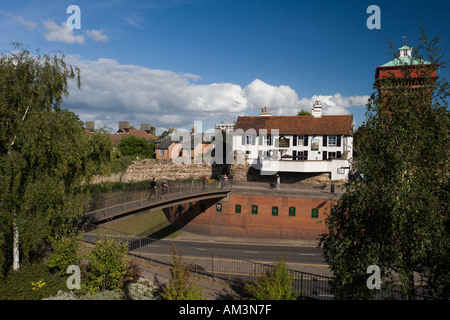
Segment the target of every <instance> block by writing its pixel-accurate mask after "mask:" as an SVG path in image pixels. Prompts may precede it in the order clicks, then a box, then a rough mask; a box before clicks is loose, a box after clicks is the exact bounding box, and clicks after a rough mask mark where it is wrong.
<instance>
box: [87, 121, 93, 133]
mask: <svg viewBox="0 0 450 320" xmlns="http://www.w3.org/2000/svg"><path fill="white" fill-rule="evenodd" d="M85 129H86V130H89V131H94V130H95V121H86V126H85Z"/></svg>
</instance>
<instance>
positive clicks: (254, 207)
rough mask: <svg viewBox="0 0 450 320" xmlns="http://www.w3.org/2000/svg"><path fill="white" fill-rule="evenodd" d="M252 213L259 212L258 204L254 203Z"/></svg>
mask: <svg viewBox="0 0 450 320" xmlns="http://www.w3.org/2000/svg"><path fill="white" fill-rule="evenodd" d="M252 214H258V206H257V205H252Z"/></svg>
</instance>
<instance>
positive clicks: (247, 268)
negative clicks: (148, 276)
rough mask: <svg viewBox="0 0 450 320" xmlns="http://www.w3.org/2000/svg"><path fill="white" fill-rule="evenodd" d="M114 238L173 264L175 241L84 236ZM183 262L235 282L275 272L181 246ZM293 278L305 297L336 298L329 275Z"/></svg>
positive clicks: (95, 230) (96, 230)
mask: <svg viewBox="0 0 450 320" xmlns="http://www.w3.org/2000/svg"><path fill="white" fill-rule="evenodd" d="M105 235H107V236H109V237H113V238H114V239H116V240H118V241H126V242H128V245H129V251H128V253H129V254H131V255H135V256H137V257H140V258H143V259H145V260H148V261H149V262H155V263H158V264H164V265H168V266H170V265H171V248H172V243H173V242H170V241H169V242H167V241H160V240H156V239H152V238H149V237H143V236H135V235H129V234H126V233H124V232H121V231H117V230H111V229H107V228H104V227H101V226H98V225H93V224H89V225H88V229H86V231H85V233H84V234H83V239H84V241H85V242H87V243H91V244H95V242H96V241H97V240H98V239H99V237H101V236H105ZM176 249H177V252H181V254H182V258H183V262H184V263H185V264H187V265H189V267H190V270H191V271H192V272H196V273H200V274H204V275H207V276H211V277H214V278H219V279H223V280H228V281H232V282H244V281H252V280H255V279H256V278H257V277H259V276H260V275H261V274H263V273H265V272H267V271H270V270H272V269H273V266H272V265H270V264H263V263H258V262H253V261H248V260H243V259H236V258H231V257H226V256H223V255H220V254H217V253H214V254H211V253H208V252H204V251H199V250H198V249H195V248H192V247H186V246H183V247H177V246H176ZM289 271H290V273H291V275H292V277H293V283H292V285H293V289H294V290H295V291H296V292H299V293H300V294H301V296H302V297H304V298H309V299H332V295H331V294H330V292H329V285H328V281H329V280H330V279H331V278H329V277H326V276H321V275H316V274H311V273H306V272H301V271H296V270H289Z"/></svg>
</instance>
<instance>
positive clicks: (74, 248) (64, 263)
mask: <svg viewBox="0 0 450 320" xmlns="http://www.w3.org/2000/svg"><path fill="white" fill-rule="evenodd" d="M80 242H81V239H80V237H79V236H72V237H61V238H57V239H54V240H53V241H52V243H51V248H52V252H51V253H50V255H49V257H48V260H47V267H48V268H49V269H50V270H52V271H59V272H60V273H61V274H65V273H66V270H67V267H68V266H70V265H72V264H78V262H79V260H80V257H79V255H78V249H79V246H80Z"/></svg>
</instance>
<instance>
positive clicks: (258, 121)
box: [234, 115, 353, 135]
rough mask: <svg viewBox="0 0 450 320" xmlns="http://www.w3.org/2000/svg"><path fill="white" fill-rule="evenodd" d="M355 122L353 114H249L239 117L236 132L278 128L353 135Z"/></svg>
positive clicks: (294, 132)
mask: <svg viewBox="0 0 450 320" xmlns="http://www.w3.org/2000/svg"><path fill="white" fill-rule="evenodd" d="M352 124H353V116H352V115H339V116H334V115H323V116H322V117H320V118H314V117H313V116H249V117H238V119H237V121H236V126H235V128H234V130H235V132H236V130H238V129H242V130H244V131H247V130H248V129H254V130H256V133H258V132H259V130H260V129H266V130H267V133H270V130H271V129H278V130H279V134H299V135H300V134H310V135H313V134H315V135H322V134H342V135H351V131H352Z"/></svg>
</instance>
